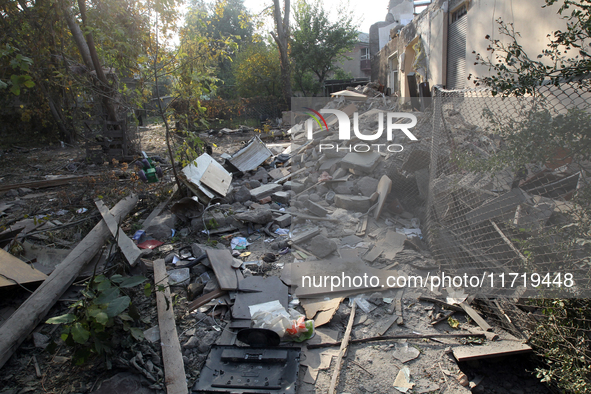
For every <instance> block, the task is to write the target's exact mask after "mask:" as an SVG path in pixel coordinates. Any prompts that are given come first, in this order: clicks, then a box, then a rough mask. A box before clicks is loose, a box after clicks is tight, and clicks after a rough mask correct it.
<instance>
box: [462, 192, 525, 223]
mask: <svg viewBox="0 0 591 394" xmlns="http://www.w3.org/2000/svg"><path fill="white" fill-rule="evenodd" d="M526 200H527V195H526V194H525V192H524V191H523V190H521V189H519V188H515V189H513V190H511V191H510V192H508V193H505V194H503V195H501V196H499V197H497V198H494V199H492V200H490V201H488V202H485V203H484V204H482V205H481V206H480V207H478V208H476V209H473V210H471V211H470V212H468V213H466V220H467V221H468V223H470V224H471V225H472V226H475V225H477V224H479V223H482V222H483V221H485V220H490V219H496V218H503V217H504V216H506V215H510V216H511V218H513V217H514V215H515V209H516V208H517V206H518V205H519V204H521V203H523V202H525V201H526Z"/></svg>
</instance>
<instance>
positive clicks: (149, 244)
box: [137, 239, 164, 249]
mask: <svg viewBox="0 0 591 394" xmlns="http://www.w3.org/2000/svg"><path fill="white" fill-rule="evenodd" d="M160 245H164V242H161V241H158V240H157V239H150V240H148V241H144V242H142V243H141V244H139V245H138V246H137V247H138V248H140V249H155V248H157V247H158V246H160Z"/></svg>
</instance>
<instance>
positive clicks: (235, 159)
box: [228, 137, 273, 172]
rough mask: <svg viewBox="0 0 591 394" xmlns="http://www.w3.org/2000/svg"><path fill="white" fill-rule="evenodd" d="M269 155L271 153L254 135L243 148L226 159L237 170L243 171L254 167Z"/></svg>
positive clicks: (271, 154)
mask: <svg viewBox="0 0 591 394" xmlns="http://www.w3.org/2000/svg"><path fill="white" fill-rule="evenodd" d="M271 156H273V153H271V151H270V150H269V149H268V148H267V146H266V145H265V144H264V143H263V141H261V139H260V138H259V137H254V138H253V139H252V140H251V141H250V143H249V144H248V145H247V146H246V147H245V148H243V149H241V150H240V151H238V152H237V153H236V154H235V155H234V156H232V158H231V159H230V160H228V161H229V162H230V163H231V164H232V165H233V166H234V167H236V168H237V169H238V170H239V171H242V172H245V171H251V170H254V169H256V168H257V167H258V166H259V165H261V164H263V163H264V162H265V160H267V159H268V158H269V157H271Z"/></svg>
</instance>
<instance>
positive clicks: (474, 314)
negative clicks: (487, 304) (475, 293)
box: [460, 301, 492, 331]
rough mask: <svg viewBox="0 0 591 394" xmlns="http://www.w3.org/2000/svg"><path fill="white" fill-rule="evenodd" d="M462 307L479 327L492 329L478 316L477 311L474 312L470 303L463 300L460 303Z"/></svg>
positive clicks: (487, 329)
mask: <svg viewBox="0 0 591 394" xmlns="http://www.w3.org/2000/svg"><path fill="white" fill-rule="evenodd" d="M460 306H461V307H462V309H463V310H464V311H465V312H466V313H467V314H468V316H470V317H471V318H472V320H474V321H475V322H476V324H478V326H479V327H480V328H482V329H483V330H484V331H492V327H491V326H490V325H489V324H488V323H487V322H486V320H484V319H483V318H482V316H480V314H479V313H478V312H476V311H475V310H474V309H473V308H472V307H471V306H470V305H468V304H467V303H466V302H465V301H464V302H461V303H460Z"/></svg>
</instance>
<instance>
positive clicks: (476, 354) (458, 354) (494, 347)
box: [452, 334, 533, 362]
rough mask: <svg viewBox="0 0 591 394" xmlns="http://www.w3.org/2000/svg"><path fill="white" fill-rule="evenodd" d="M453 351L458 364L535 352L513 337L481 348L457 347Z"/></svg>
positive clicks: (470, 346) (489, 343)
mask: <svg viewBox="0 0 591 394" xmlns="http://www.w3.org/2000/svg"><path fill="white" fill-rule="evenodd" d="M472 335H476V334H472ZM452 351H453V355H454V357H455V359H456V360H458V362H462V361H470V360H479V359H483V358H494V357H504V356H513V355H517V354H524V353H531V352H532V351H533V350H532V348H531V347H529V346H528V345H526V344H524V343H522V342H521V341H519V340H517V338H515V337H513V339H501V340H499V341H494V342H487V343H486V345H481V346H472V345H465V346H457V347H454V348H452Z"/></svg>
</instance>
